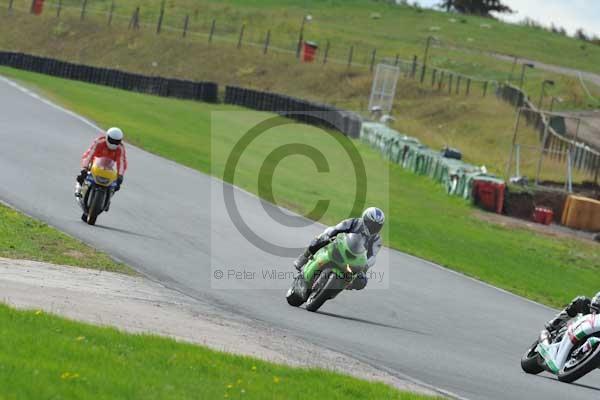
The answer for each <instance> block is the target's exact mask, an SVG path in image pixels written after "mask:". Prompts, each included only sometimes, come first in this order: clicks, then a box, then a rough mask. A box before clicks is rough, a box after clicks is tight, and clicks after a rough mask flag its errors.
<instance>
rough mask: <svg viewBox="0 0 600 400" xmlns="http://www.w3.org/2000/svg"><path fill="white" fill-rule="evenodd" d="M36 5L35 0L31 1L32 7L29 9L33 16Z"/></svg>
mask: <svg viewBox="0 0 600 400" xmlns="http://www.w3.org/2000/svg"><path fill="white" fill-rule="evenodd" d="M34 5H35V0H31V6H30V7H29V13H30V14H33V6H34Z"/></svg>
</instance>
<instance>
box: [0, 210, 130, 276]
mask: <svg viewBox="0 0 600 400" xmlns="http://www.w3.org/2000/svg"><path fill="white" fill-rule="evenodd" d="M0 257H6V258H14V259H27V260H35V261H44V262H50V263H54V264H61V265H73V266H78V267H85V268H93V269H99V270H104V271H113V272H124V273H128V274H133V273H134V272H133V271H132V270H131V269H130V268H129V267H127V266H126V265H125V264H122V263H117V262H115V261H113V260H112V259H111V258H110V257H108V256H107V255H106V254H103V253H100V252H98V251H96V250H94V249H93V248H91V247H89V246H87V245H85V244H83V243H82V242H80V241H78V240H76V239H74V238H72V237H70V236H68V235H65V234H64V233H62V232H59V231H58V230H56V229H54V228H52V227H50V226H48V225H46V224H45V223H43V222H40V221H37V220H35V219H33V218H29V217H27V216H25V215H23V214H21V213H19V212H17V211H15V210H13V209H12V208H9V207H6V206H4V205H2V204H0Z"/></svg>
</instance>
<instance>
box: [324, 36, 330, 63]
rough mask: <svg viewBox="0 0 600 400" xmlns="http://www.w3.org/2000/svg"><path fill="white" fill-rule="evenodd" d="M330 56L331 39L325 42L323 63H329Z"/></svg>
mask: <svg viewBox="0 0 600 400" xmlns="http://www.w3.org/2000/svg"><path fill="white" fill-rule="evenodd" d="M328 56H329V40H328V41H327V43H326V44H325V52H324V53H323V65H325V64H327V57H328Z"/></svg>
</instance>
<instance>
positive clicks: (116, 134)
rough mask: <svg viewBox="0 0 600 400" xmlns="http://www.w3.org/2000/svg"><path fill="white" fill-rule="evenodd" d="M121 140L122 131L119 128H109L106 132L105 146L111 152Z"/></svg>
mask: <svg viewBox="0 0 600 400" xmlns="http://www.w3.org/2000/svg"><path fill="white" fill-rule="evenodd" d="M122 140H123V131H122V130H120V129H119V128H110V129H109V130H107V131H106V145H107V146H108V148H109V149H111V150H116V149H117V147H119V145H120V144H121V141H122Z"/></svg>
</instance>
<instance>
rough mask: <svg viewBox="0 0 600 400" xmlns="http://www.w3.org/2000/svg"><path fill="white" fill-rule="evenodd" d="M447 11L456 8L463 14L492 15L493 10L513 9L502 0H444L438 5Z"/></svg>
mask: <svg viewBox="0 0 600 400" xmlns="http://www.w3.org/2000/svg"><path fill="white" fill-rule="evenodd" d="M438 6H439V7H440V8H445V9H446V11H451V10H455V11H457V12H459V13H461V14H473V15H480V16H482V17H491V16H492V14H491V13H492V12H498V13H512V12H513V10H512V9H511V8H510V7H509V6H507V5H506V4H504V3H502V1H501V0H442V2H441V3H440V4H439V5H438Z"/></svg>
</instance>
